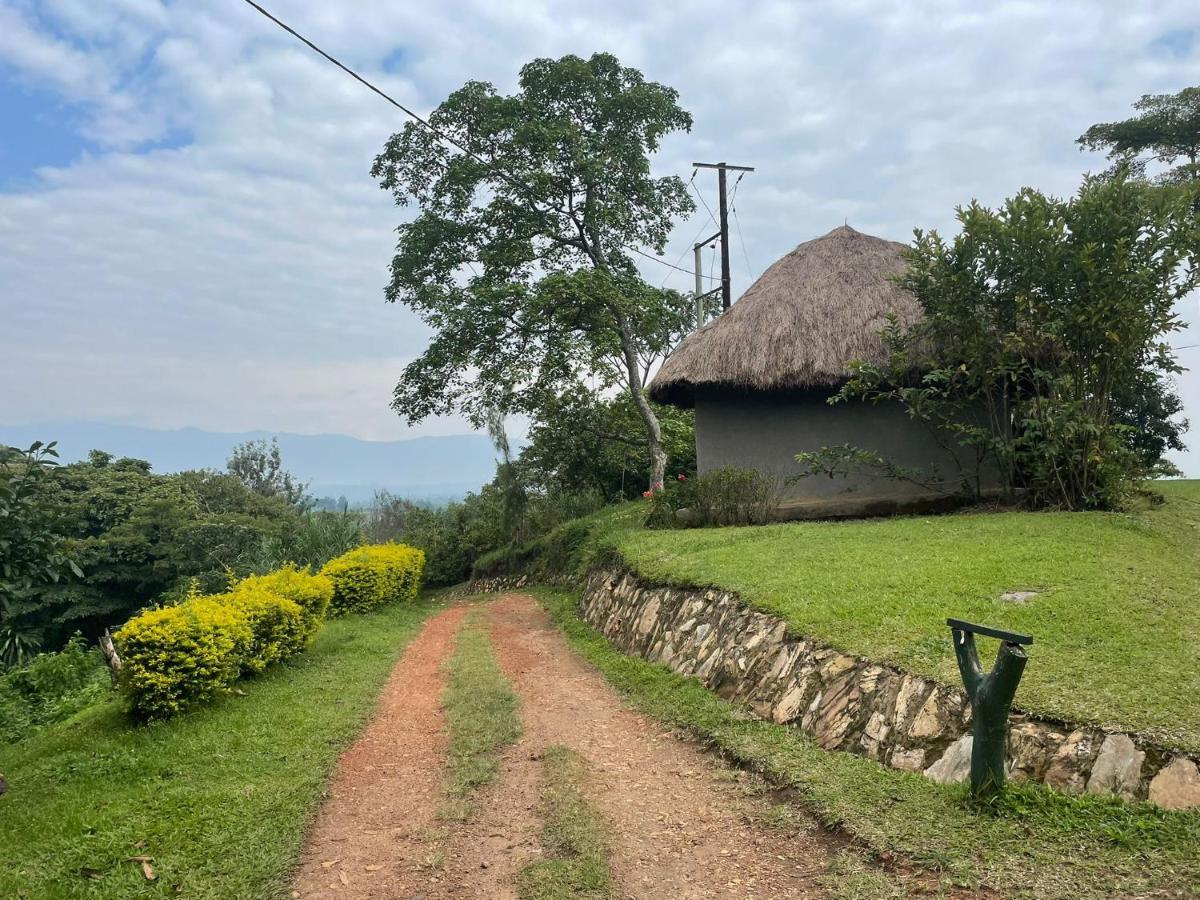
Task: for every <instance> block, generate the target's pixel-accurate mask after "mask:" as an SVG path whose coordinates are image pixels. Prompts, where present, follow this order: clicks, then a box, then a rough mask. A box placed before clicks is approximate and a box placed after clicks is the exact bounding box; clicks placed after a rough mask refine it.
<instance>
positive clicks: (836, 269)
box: [650, 226, 921, 406]
mask: <svg viewBox="0 0 1200 900" xmlns="http://www.w3.org/2000/svg"><path fill="white" fill-rule="evenodd" d="M903 250H904V245H903V244H898V243H896V242H895V241H885V240H883V239H882V238H877V237H872V236H871V235H869V234H863V233H862V232H859V231H855V230H854V229H853V228H850V227H849V226H842V227H841V228H835V229H833V231H831V232H829V234H827V235H825V236H824V237H819V238H817V239H816V240H812V241H807V242H805V243H803V244H801V245H800V246H799V247H797V248H796V249H795V250H793V251H792V252H791V253H789V254H788V255H787V256H785V257H783V259H781V260H779V261H778V262H777V263H775V264H774V265H773V266H771V268H769V269H767V271H766V272H764V273H763V275H762V277H761V278H759V279H758V281H756V282H754V284H752V285H751V286H750V288H749V290H747V291H746V293H744V294H742V297H741V299H740V300H738V301H737V303H734V304H733V305H732V306H731V307H730V308H729V309H728V310H726V311H725V312H724V313H723V314H722V315H721V316H719V317H718V318H716V319H714V320H713V321H711V322H709V323H708V324H706V325H704V326H703V327H701V328H700V329H698V330H697V331H695V332H693V333H692V334H690V335H688V336H687V337H686V338H684V340H683V341H682V342H680V344H679V346H678V347H677V348H676V349H675V352H674V353H672V354H671V356H670V357H669V358H668V359H667V361H666V362H665V363H663V366H662V368H661V369H660V370H659V372H658V374H657V375H656V376H655V377H654V380H653V381H651V383H650V395H651V396H652V397H653V398H654V399H655V400H658V401H660V402H665V403H673V404H675V405H677V406H691V405H692V404H693V402H694V397H695V389H696V388H697V387H700V386H709V387H728V388H740V389H748V390H763V391H767V390H780V389H793V388H833V387H836V386H838V385H839V384H841V383H843V382H844V381H845V380H846V377H847V366H848V365H849V363H850V362H851V361H853V360H865V361H867V362H874V363H882V362H884V361H885V359H886V355H887V352H886V349H885V348H884V345H883V341H882V340H881V338H880V336H879V333H880V331H882V330H883V328H884V326H885V325H886V324H887V317H888V315H889V314H891V315H895V316H896V317H897V319H898V320H899V321H900V323H901V324H902V325H909V324H912V323H913V322H915V321H916V320H917V319H919V318H920V315H921V310H920V306H919V305H918V304H917V301H916V299H915V298H914V297H913V296H912V295H911V294H909V293H908V292H907V291H904V290H901V289H900V288H899V287H897V286H896V285H895V284H894V283H893V282H892V281H891V280H890V276H892V275H894V274H896V273H898V272H900V271H901V270H902V269H903V268H904V265H905V262H904V258H903V256H902V255H901V254H902V251H903Z"/></svg>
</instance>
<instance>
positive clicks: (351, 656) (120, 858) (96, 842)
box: [0, 602, 440, 900]
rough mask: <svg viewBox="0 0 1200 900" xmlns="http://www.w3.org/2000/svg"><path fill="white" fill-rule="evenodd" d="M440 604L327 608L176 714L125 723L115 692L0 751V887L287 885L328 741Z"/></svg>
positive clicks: (329, 757)
mask: <svg viewBox="0 0 1200 900" xmlns="http://www.w3.org/2000/svg"><path fill="white" fill-rule="evenodd" d="M437 608H440V606H439V605H436V604H432V603H429V602H421V603H416V604H410V605H392V606H389V607H386V608H384V609H381V610H379V611H377V612H373V613H370V614H367V615H356V616H348V617H346V618H342V619H335V620H332V621H330V622H329V623H328V625H327V626H326V627H325V629H324V630H323V631H322V633H321V634H320V635H319V637H318V638H317V640H316V642H315V643H314V645H313V646H312V648H311V649H310V650H309V651H308V652H307V653H304V654H301V655H300V656H299V657H297V658H296V659H295V660H293V661H291V662H289V663H287V664H285V665H281V666H276V667H275V668H273V669H272V670H269V671H268V673H266V674H265V675H263V676H261V677H259V678H256V679H250V680H244V681H241V682H239V684H238V686H239V688H240V690H241V691H242V692H243V693H242V695H234V696H231V697H228V698H226V699H224V700H221V701H219V702H217V703H214V704H212V705H210V706H207V707H204V708H202V709H198V710H196V711H195V712H193V713H191V714H188V715H185V716H181V717H179V718H176V719H172V720H169V721H165V722H158V723H155V724H151V725H146V726H134V725H131V724H130V722H129V720H128V719H127V718H126V716H125V714H124V713H123V712H122V710H121V708H120V705H119V703H118V701H117V700H116V699H115V698H114V699H110V700H107V701H105V702H103V703H101V704H99V705H96V706H93V707H91V708H89V709H87V710H85V711H84V712H82V713H80V714H79V715H77V716H75V717H74V718H73V719H70V720H68V721H66V722H63V723H61V724H58V725H55V726H51V727H49V728H47V729H46V730H44V731H41V732H39V733H37V734H34V735H32V736H31V737H30V738H28V739H27V740H25V741H23V742H21V743H20V744H18V745H16V746H11V747H4V748H3V749H0V772H3V773H4V775H5V777H6V778H7V780H8V788H9V789H8V793H7V794H5V795H4V796H3V798H0V897H13V898H18V897H30V898H33V897H38V898H41V897H55V898H57V897H113V898H116V897H120V898H127V897H157V896H175V895H177V894H178V895H183V896H186V897H211V898H221V900H227V898H254V900H259V898H268V897H284V896H288V895H289V891H288V889H287V877H288V874H289V870H290V867H291V865H292V863H293V861H294V859H295V857H296V854H297V852H298V850H299V847H300V844H301V841H302V840H303V837H304V832H305V828H306V826H307V824H308V822H309V819H310V816H311V815H312V814H313V811H314V809H315V807H316V805H317V803H318V802H319V800H320V798H321V796H322V793H323V791H324V789H325V783H326V779H327V778H328V776H329V773H330V772H331V771H332V768H333V765H334V763H335V762H336V760H337V758H338V755H339V754H340V753H341V751H342V750H343V749H344V748H345V747H346V745H347V744H348V743H349V742H350V741H351V740H352V739H353V738H354V736H355V735H357V734H358V732H359V731H360V730H361V728H362V726H363V725H364V723H365V721H366V719H367V718H368V716H369V715H370V713H371V711H372V710H373V708H374V705H375V700H376V697H377V695H378V693H379V690H380V688H381V687H382V685H383V683H384V681H385V680H386V678H387V675H388V673H389V672H390V671H391V669H392V666H393V665H394V663H395V662H396V660H397V658H398V657H399V655H400V653H401V651H402V650H403V648H404V646H405V645H406V644H407V642H408V641H409V639H411V638H412V637H413V636H414V635H415V634H416V633H417V630H418V628H419V626H420V625H421V624H422V622H423V621H424V619H425V618H426V616H427V615H428V614H429V612H430V611H431V610H433V609H437ZM136 857H152V861H151V862H150V866H151V868H152V870H153V874H154V875H155V876H156V877H155V880H153V881H150V880H147V878H146V875H145V873H144V872H143V870H142V867H141V863H140V861H137V860H133V861H131V859H132V858H136Z"/></svg>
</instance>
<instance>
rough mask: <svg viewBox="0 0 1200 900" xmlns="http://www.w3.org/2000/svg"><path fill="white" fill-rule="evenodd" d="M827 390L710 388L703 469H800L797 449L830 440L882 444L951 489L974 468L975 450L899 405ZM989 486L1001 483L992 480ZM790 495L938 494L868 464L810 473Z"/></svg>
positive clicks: (700, 435)
mask: <svg viewBox="0 0 1200 900" xmlns="http://www.w3.org/2000/svg"><path fill="white" fill-rule="evenodd" d="M827 397H828V394H825V393H819V392H776V393H764V392H744V391H743V392H739V391H706V392H698V393H697V395H696V456H697V462H698V466H699V470H700V473H701V474H704V473H705V472H711V471H712V470H713V469H717V468H720V467H722V466H729V465H734V466H743V467H746V468H754V469H758V470H760V471H763V472H769V473H772V474H775V475H777V476H778V477H779V478H780V479H781V480H782V479H784V478H787V477H788V476H793V475H796V474H798V473H799V472H800V471H801V469H800V466H799V465H797V463H796V462H795V460H794V457H795V455H796V454H797V453H800V452H802V451H811V450H817V449H819V448H820V447H822V446H834V445H837V444H851V445H853V446H856V447H862V448H864V449H867V450H874V451H877V452H878V453H880V454H881V455H882V456H884V457H885V458H887V459H889V460H891V461H892V462H893V463H895V464H897V465H900V466H911V467H917V468H920V469H922V470H923V471H925V472H929V473H933V472H936V473H937V477H938V479H939V480H940V481H941V482H943V483H944V484H945V486H946V487H947V488H949V489H950V490H952V491H953V490H957V488H958V486H959V485H960V484H961V482H962V478H963V470H964V469H965V471H966V472H967V473H973V471H974V461H973V459H972V456H971V454H970V452H969V451H965V450H961V449H959V450H957V455H958V457H959V458H961V460H962V466H961V467H960V465H959V462H958V459H956V454H955V453H954V452H950V451H949V450H947V447H950V448H954V447H955V444H954V441H953V440H952V439H950V438H946V440H945V443H946V445H947V447H944V446H941V445H940V444H939V442H938V440H937V439H936V437H935V436H934V435H933V434H932V433H931V431H930V429H928V428H927V427H926V426H925V425H923V424H921V423H919V422H915V421H913V420H912V419H910V418H909V417H908V415H907V414H905V412H904V410H903V409H901V408H900V407H899V406H898V405H894V404H869V403H840V404H837V405H836V406H830V405H829V404H828V403H826V402H825V401H826V398H827ZM985 482H986V483H985V484H984V488H985V489H986V488H990V487H994V486H995V480H994V479H985ZM782 491H783V497H784V499H785V501H790V502H796V501H807V500H820V501H830V500H838V501H854V500H856V499H864V500H866V499H873V498H895V499H898V500H907V499H915V498H920V497H923V496H930V495H932V494H933V493H936V492H931V491H929V490H928V489H925V488H922V487H920V486H918V485H915V484H913V483H911V482H905V481H899V480H896V479H892V478H886V477H884V476H880V475H875V474H872V473H870V472H868V471H863V472H859V473H855V474H852V475H851V476H850V477H848V478H840V477H839V478H828V477H826V476H810V477H808V478H804V479H802V480H800V481H799V482H797V483H795V484H792V485H785V486H783V487H782Z"/></svg>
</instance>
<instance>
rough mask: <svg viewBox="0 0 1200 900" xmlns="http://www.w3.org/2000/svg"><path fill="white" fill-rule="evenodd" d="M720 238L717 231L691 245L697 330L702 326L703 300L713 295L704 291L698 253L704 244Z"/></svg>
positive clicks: (719, 233)
mask: <svg viewBox="0 0 1200 900" xmlns="http://www.w3.org/2000/svg"><path fill="white" fill-rule="evenodd" d="M720 237H721V232H719V231H718V232H717V233H716V234H710V235H709V236H708V237H706V238H705V239H704V240H702V241H700V242H699V243H696V244H693V245H692V257H693V259H694V260H695V266H696V294H695V303H696V327H697V328H699V327H700V326H701V325H703V324H704V300H705V298H707V297H708V295H709V294H711V293H714V292H713V291H706V290H704V274H703V272H702V270H701V265H702V264H701V260H700V251H701V250H702V249H704V245H705V244H707V243H709V242H710V241H715V240H717V239H718V238H720Z"/></svg>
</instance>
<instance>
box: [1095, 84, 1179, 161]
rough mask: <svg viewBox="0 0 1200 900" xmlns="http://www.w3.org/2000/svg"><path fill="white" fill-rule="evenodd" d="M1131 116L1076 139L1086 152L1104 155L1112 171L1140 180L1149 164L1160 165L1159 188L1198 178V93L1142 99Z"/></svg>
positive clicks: (1150, 95)
mask: <svg viewBox="0 0 1200 900" xmlns="http://www.w3.org/2000/svg"><path fill="white" fill-rule="evenodd" d="M1133 108H1134V109H1136V110H1137V111H1138V114H1137V115H1136V116H1133V117H1132V118H1129V119H1124V120H1122V121H1120V122H1100V123H1098V124H1096V125H1093V126H1092V127H1091V128H1089V129H1088V130H1087V131H1085V132H1084V133H1083V134H1081V135H1080V136H1079V138H1078V139H1077V141H1076V142H1077V143H1078V144H1080V145H1081V146H1082V147H1083V148H1086V149H1088V150H1104V151H1107V152H1108V158H1109V159H1110V160H1112V162H1113V164H1114V169H1129V170H1131V171H1132V173H1133V174H1136V175H1141V174H1143V173H1144V172H1145V170H1146V167H1147V165H1148V164H1149V163H1151V162H1154V163H1159V164H1160V165H1162V166H1164V167H1165V168H1164V171H1163V172H1161V173H1160V174H1159V176H1158V178H1159V180H1161V181H1164V182H1180V181H1191V180H1194V179H1196V178H1200V87H1189V88H1184V89H1183V90H1182V91H1180V92H1179V93H1178V94H1146V95H1145V96H1143V97H1142V99H1140V100H1138V101H1137V102H1136V103H1135V104H1133Z"/></svg>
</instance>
